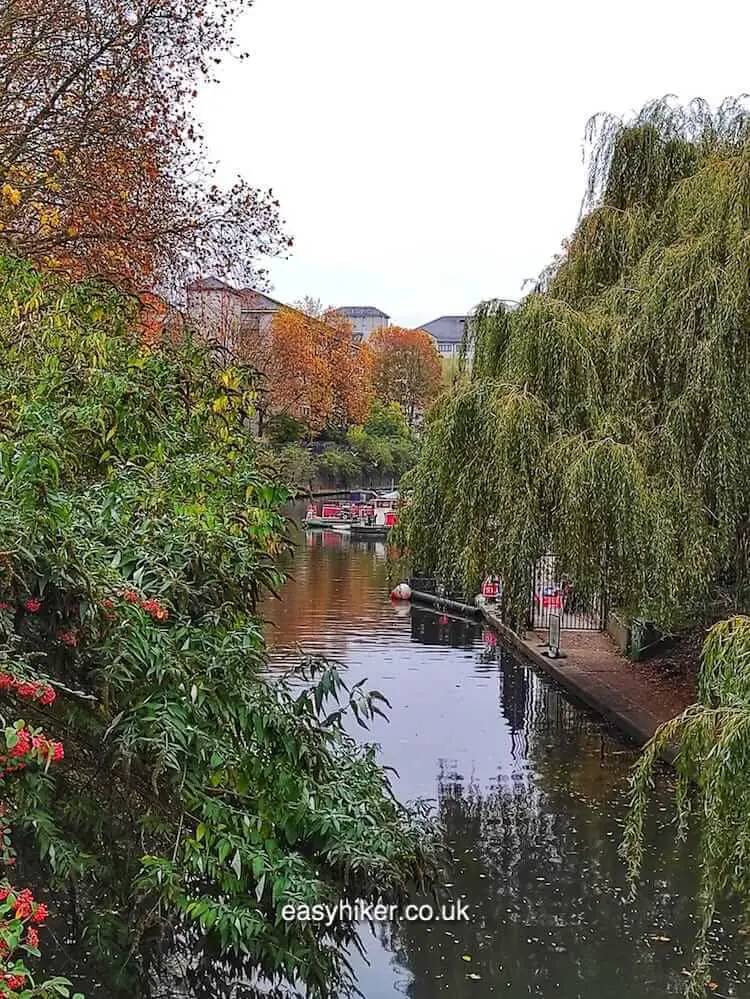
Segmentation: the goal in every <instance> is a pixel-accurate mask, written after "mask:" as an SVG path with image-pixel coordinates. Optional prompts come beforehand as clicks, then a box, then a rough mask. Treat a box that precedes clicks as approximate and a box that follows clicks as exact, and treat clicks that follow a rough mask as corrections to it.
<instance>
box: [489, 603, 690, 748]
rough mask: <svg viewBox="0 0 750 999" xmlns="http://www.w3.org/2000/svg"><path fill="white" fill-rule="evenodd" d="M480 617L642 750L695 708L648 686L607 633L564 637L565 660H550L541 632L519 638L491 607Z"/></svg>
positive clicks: (686, 699) (687, 701)
mask: <svg viewBox="0 0 750 999" xmlns="http://www.w3.org/2000/svg"><path fill="white" fill-rule="evenodd" d="M481 614H482V617H483V618H484V620H485V621H486V622H487V624H489V626H490V627H491V628H492V629H493V630H494V631H496V632H497V634H498V635H499V636H500V637H501V639H502V640H503V641H504V642H506V643H507V644H508V645H509V646H510V647H511V648H513V649H514V650H515V651H516V652H518V653H520V654H521V655H522V656H523V657H524V658H525V659H526V660H527V661H528V662H530V663H532V664H533V665H534V666H535V667H537V668H538V669H540V670H542V671H543V672H544V673H546V674H547V675H548V676H551V677H552V678H553V679H554V680H555V681H556V682H557V683H559V684H560V686H561V687H563V688H564V689H565V690H566V691H568V693H570V694H572V695H573V696H574V697H576V698H577V699H578V700H580V701H582V702H583V703H584V704H585V705H586V706H587V707H589V708H592V709H593V710H594V711H596V712H597V714H599V715H601V716H602V717H603V718H604V719H606V720H607V721H608V722H611V723H612V724H613V725H616V726H617V728H619V729H620V731H622V732H624V733H625V735H627V736H628V737H629V738H630V739H632V740H633V741H634V742H635V743H636V744H637V745H639V746H643V745H645V743H647V742H648V741H649V739H651V738H652V736H653V735H654V733H655V732H656V730H657V729H658V728H659V726H660V725H663V724H664V722H667V721H669V720H670V719H671V718H674V716H675V715H677V714H679V713H680V712H681V711H684V710H685V708H686V707H688V705H689V704H690V703H691V699H690V698H689V697H686V696H685V694H684V692H682V691H679V692H678V691H674V690H669V688H668V687H667V688H665V687H664V685H657V684H655V683H654V682H653V681H651V682H649V680H647V679H646V677H645V676H644V675H643V674H642V673H639V672H636V670H635V669H634V666H633V663H632V662H631V661H630V660H628V659H627V658H626V657H625V656H624V655H623V654H622V653H621V652H620V651H619V650H618V649H617V648H616V646H615V644H614V642H613V641H612V639H611V638H610V637H609V636H608V635H607V634H606V633H604V632H575V631H574V632H563V635H564V636H565V638H564V646H563V647H562V648H561V652H562V654H563V656H564V658H551V657H550V656H549V655H545V652H544V650H545V648H546V644H545V641H544V636H543V634H542V633H539V632H529V633H528V637H521V636H520V635H519V634H517V633H516V632H515V631H513V630H512V629H511V628H509V627H508V625H506V624H505V623H504V622H503V621H502V618H501V616H500V614H499V612H498V611H497V610H495V609H493V608H492V607H491V606H487V605H485V606H483V607H482V608H481Z"/></svg>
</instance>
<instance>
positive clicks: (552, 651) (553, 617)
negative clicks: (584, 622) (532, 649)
mask: <svg viewBox="0 0 750 999" xmlns="http://www.w3.org/2000/svg"><path fill="white" fill-rule="evenodd" d="M547 648H548V649H549V652H548V653H547V654H548V655H549V657H550V659H557V658H558V656H559V655H560V615H559V614H550V616H549V633H548V635H547Z"/></svg>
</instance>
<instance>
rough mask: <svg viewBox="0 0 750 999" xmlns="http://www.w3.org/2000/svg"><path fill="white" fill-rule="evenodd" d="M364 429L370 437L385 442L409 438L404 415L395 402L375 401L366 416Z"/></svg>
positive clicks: (407, 425) (409, 433)
mask: <svg viewBox="0 0 750 999" xmlns="http://www.w3.org/2000/svg"><path fill="white" fill-rule="evenodd" d="M364 429H365V430H366V431H367V433H368V434H370V436H372V437H383V438H385V439H387V440H395V439H397V438H404V439H405V440H408V439H410V438H411V430H410V428H409V424H408V422H407V419H406V414H405V413H404V410H403V407H402V406H400V405H399V404H398V403H397V402H381V401H380V400H379V399H376V400H375V401H374V402H373V404H372V408H371V409H370V412H369V414H368V416H367V420H366V421H365V425H364Z"/></svg>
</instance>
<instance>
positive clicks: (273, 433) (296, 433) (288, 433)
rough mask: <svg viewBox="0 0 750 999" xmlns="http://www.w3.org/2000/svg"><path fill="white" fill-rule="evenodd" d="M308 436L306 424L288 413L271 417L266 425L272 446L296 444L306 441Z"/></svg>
mask: <svg viewBox="0 0 750 999" xmlns="http://www.w3.org/2000/svg"><path fill="white" fill-rule="evenodd" d="M307 434H308V429H307V427H306V426H305V424H304V423H302V421H301V420H295V419H294V417H293V416H287V414H286V413H279V414H277V415H276V416H271V417H269V419H268V421H267V423H266V436H267V437H268V439H269V440H270V441H271V443H272V444H277V445H281V444H296V443H298V442H299V441H301V440H304V438H305V437H306V436H307Z"/></svg>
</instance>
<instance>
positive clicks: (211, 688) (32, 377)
mask: <svg viewBox="0 0 750 999" xmlns="http://www.w3.org/2000/svg"><path fill="white" fill-rule="evenodd" d="M135 318H136V316H135V308H134V305H133V303H132V302H131V301H129V300H127V299H125V298H123V297H122V296H120V295H119V294H117V293H116V292H114V291H113V290H112V289H111V288H108V287H105V286H100V285H96V284H92V283H85V284H72V285H71V284H67V283H65V282H63V281H62V280H61V279H57V278H53V277H50V276H42V275H40V274H39V273H38V272H36V271H35V270H33V269H32V268H31V267H30V266H28V265H26V264H25V263H22V262H19V261H17V260H13V259H7V258H6V259H0V356H1V357H2V360H1V361H0V399H1V400H2V403H1V404H0V553H1V554H0V559H1V560H2V565H3V570H4V571H3V573H2V576H1V577H0V602H2V604H3V605H4V607H5V610H4V611H2V612H1V613H0V642H2V643H4V644H3V650H0V654H1V655H2V657H3V660H4V671H5V673H7V674H10V675H12V676H15V677H21V678H23V679H25V680H28V681H29V682H32V683H36V684H42V685H45V684H47V685H50V686H51V687H53V688H54V690H55V691H56V695H57V696H56V698H55V701H54V704H52V705H48V706H47V707H46V708H44V711H45V715H44V717H45V719H46V720H47V721H49V720H50V719H52V720H53V721H54V724H55V726H56V728H57V729H58V730H59V731H65V732H66V746H65V761H64V762H60V763H58V764H57V766H56V767H55V769H54V771H50V772H49V773H46V772H44V770H42V769H41V768H39V767H36V768H32V767H30V768H28V769H27V770H25V771H22V772H21V773H19V775H18V776H16V777H14V780H13V782H12V783H10V784H9V785H8V786H7V787H6V789H5V791H6V801H5V808H6V815H7V820H8V821H9V822H10V821H12V822H13V823H14V824H15V825H16V827H17V828H18V829H19V830H21V831H22V832H23V833H25V834H27V835H28V836H29V837H31V839H32V841H33V842H35V843H36V845H37V847H38V853H39V858H40V859H41V860H42V862H43V864H44V865H45V870H46V871H47V873H48V874H49V876H50V877H51V879H52V880H53V881H54V883H56V884H59V885H66V884H69V885H73V884H75V887H76V897H78V898H81V899H85V909H84V911H83V912H82V913H77V918H78V920H79V921H80V923H81V928H82V930H85V931H86V933H87V934H88V941H89V942H90V947H89V950H90V953H89V956H88V957H87V962H88V964H89V966H90V967H91V968H92V969H94V970H96V968H97V965H98V967H99V972H98V973H99V974H100V975H101V976H103V977H104V978H105V981H106V982H108V984H109V988H108V989H107V991H108V994H110V995H114V994H115V991H114V986H113V984H112V983H113V980H114V976H115V971H114V969H116V968H118V969H122V968H124V969H125V971H124V972H123V974H124V975H129V976H130V977H131V980H130V981H128V982H125V983H124V984H123V986H122V992H121V993H120V994H122V995H128V996H132V995H133V993H134V991H135V989H136V985H137V982H136V981H135V979H137V977H138V975H139V974H140V972H141V970H142V965H141V964H140V963H139V962H138V961H134V960H132V959H130V955H131V954H132V953H136V954H137V953H138V944H139V941H140V939H141V937H143V936H146V935H149V936H154V934H155V933H156V932H157V931H159V930H162V931H163V930H164V929H165V926H166V927H171V928H173V929H176V928H178V927H179V934H178V939H180V940H181V941H182V942H183V943H182V945H183V946H187V944H188V942H191V941H192V942H193V943H194V944H195V946H196V947H197V948H198V949H200V950H201V951H202V950H203V949H205V948H207V947H208V946H209V945H210V946H211V947H212V948H215V949H216V950H218V951H220V952H222V953H224V954H229V955H231V959H232V960H233V961H234V962H236V963H238V964H240V965H243V968H242V971H241V973H242V974H244V975H252V974H255V975H257V976H259V977H260V978H261V979H265V980H267V981H270V982H274V983H278V982H280V981H282V980H287V979H291V980H294V981H296V982H299V983H301V987H302V988H304V989H305V991H306V994H307V995H309V996H310V997H318V996H333V995H336V994H337V993H340V992H347V991H348V990H349V987H350V984H351V983H350V973H349V971H348V966H347V965H346V962H345V961H344V959H343V957H342V953H341V951H340V950H339V949H338V948H337V947H335V946H334V947H332V946H331V942H332V941H333V942H337V941H346V940H349V941H351V939H352V937H353V936H354V934H355V932H356V928H355V927H353V926H351V925H347V924H342V925H336V926H334V927H333V931H332V934H328V935H326V932H325V931H323V930H322V928H318V927H316V926H314V925H303V924H300V923H285V922H284V921H283V920H282V918H281V912H282V909H283V907H284V905H285V904H286V903H287V902H292V901H293V902H295V903H302V902H313V901H315V902H325V901H333V900H336V899H338V898H340V897H344V898H349V899H352V898H355V897H358V896H359V897H365V898H373V899H374V898H376V897H378V896H380V895H383V896H386V897H392V898H397V897H399V896H401V895H403V894H404V893H405V892H406V891H408V889H409V887H410V886H411V885H413V884H417V885H420V884H424V882H425V877H426V875H427V873H428V872H429V870H430V869H431V847H430V840H429V836H428V835H427V833H429V827H428V826H427V825H426V824H425V822H424V821H423V818H422V815H421V813H420V812H418V811H412V810H408V809H406V808H405V807H403V806H401V805H400V804H398V803H397V802H396V801H395V800H394V799H393V797H392V795H391V794H390V791H389V787H388V782H387V778H386V776H385V774H384V772H383V770H382V768H381V767H380V766H379V764H378V763H377V760H376V757H375V754H374V751H373V750H372V749H369V748H367V747H362V746H359V745H358V744H356V743H355V742H354V740H353V739H351V738H350V737H349V736H348V735H346V734H345V732H344V731H343V729H342V728H341V718H342V714H343V713H344V712H346V711H352V712H354V713H355V714H356V715H357V717H361V718H362V719H363V720H365V721H366V720H367V719H368V718H371V717H372V716H373V714H374V713H376V712H378V711H379V703H380V700H381V695H378V694H377V693H376V692H373V693H372V694H369V695H368V694H366V693H363V692H362V691H361V689H360V688H358V687H355V688H352V690H351V691H349V690H348V689H347V687H346V686H345V684H344V681H343V679H342V676H341V674H340V671H339V670H338V669H337V668H336V667H334V666H332V665H329V664H325V663H316V662H310V663H307V664H304V667H303V669H302V670H301V672H300V674H299V675H298V676H297V677H296V678H295V680H294V683H293V684H292V683H291V682H290V683H287V682H285V681H282V680H275V679H274V680H268V679H266V678H265V677H266V670H265V666H266V654H265V646H264V640H263V634H262V626H261V622H260V621H259V619H258V618H257V617H256V616H255V612H254V609H255V606H256V604H257V601H258V599H259V597H260V596H261V595H262V594H263V593H264V592H266V591H268V590H276V589H278V587H279V586H280V585H281V584H282V583H283V574H282V572H281V570H280V568H279V557H280V556H281V555H282V554H283V553H284V552H285V551H286V549H287V548H288V542H287V540H286V537H285V520H284V518H283V516H282V515H281V513H280V509H281V507H282V506H283V504H284V503H285V502H286V501H287V500H288V499H289V497H290V492H289V490H288V489H287V488H286V487H285V486H284V485H283V484H281V483H280V482H279V481H276V480H275V479H274V478H271V477H269V475H268V473H266V472H265V471H261V470H260V468H259V465H258V460H257V459H258V452H257V451H256V448H257V445H256V444H255V443H254V442H253V441H252V439H250V438H249V436H248V434H247V432H246V430H245V429H244V426H245V425H246V423H247V417H248V413H251V412H252V400H253V388H254V384H253V379H252V374H251V373H250V372H248V371H246V370H244V369H241V368H224V369H222V368H219V367H218V366H217V365H216V364H215V362H214V361H213V359H212V357H211V355H210V353H209V352H208V351H207V350H206V349H204V348H202V347H200V346H199V345H197V344H195V343H193V342H191V341H189V340H186V341H185V342H184V343H180V344H177V345H175V344H168V343H161V344H156V345H153V346H148V345H146V344H144V343H143V342H142V341H141V340H140V339H139V338H138V336H137V335H136V334H135V333H134V320H135ZM326 457H327V458H328V461H329V462H330V463H331V466H332V467H337V468H338V469H339V471H342V472H343V473H346V470H347V469H350V471H351V474H354V471H353V467H352V457H351V456H350V455H346V456H344V458H341V457H340V456H338V455H336V454H334V455H332V456H331V454H330V452H329V455H328V456H326ZM337 462H338V464H337ZM0 686H1V685H0ZM40 689H43V688H40ZM17 692H18V688H17V687H12V686H7V685H6V687H4V688H2V689H0V700H2V701H3V702H5V701H8V702H9V704H8V705H3V706H2V708H0V710H1V711H2V713H3V714H7V711H8V710H9V706H10V705H12V703H13V699H14V698H15V697H16V695H17ZM331 702H333V703H331ZM337 705H338V706H337ZM41 710H42V705H41V704H38V703H37V701H36V699H35V698H32V699H31V700H30V701H28V702H27V703H26V705H25V718H26V723H25V724H28V725H32V726H36V724H37V721H39V720H40V718H41ZM37 716H39V717H37ZM45 724H46V722H45ZM11 737H12V736H11ZM7 739H8V735H7V734H6V745H9V743H8V742H7ZM71 761H73V762H71ZM342 789H345V793H342ZM3 911H4V910H2V911H0V919H3V918H7V913H6V916H3ZM206 953H208V951H207V950H206ZM197 965H198V971H197V972H196V974H198V973H204V974H205V975H206V976H208V978H209V979H210V983H209V985H208V991H209V992H210V994H212V995H216V996H228V995H229V994H230V991H231V989H232V987H233V986H232V976H231V975H228V974H227V973H226V971H225V969H224V968H223V967H222V965H221V964H220V963H217V962H216V961H210V962H209V961H207V960H205V961H203V962H201V961H200V960H199V961H198V962H197ZM212 969H213V971H212ZM92 973H93V972H92Z"/></svg>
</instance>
